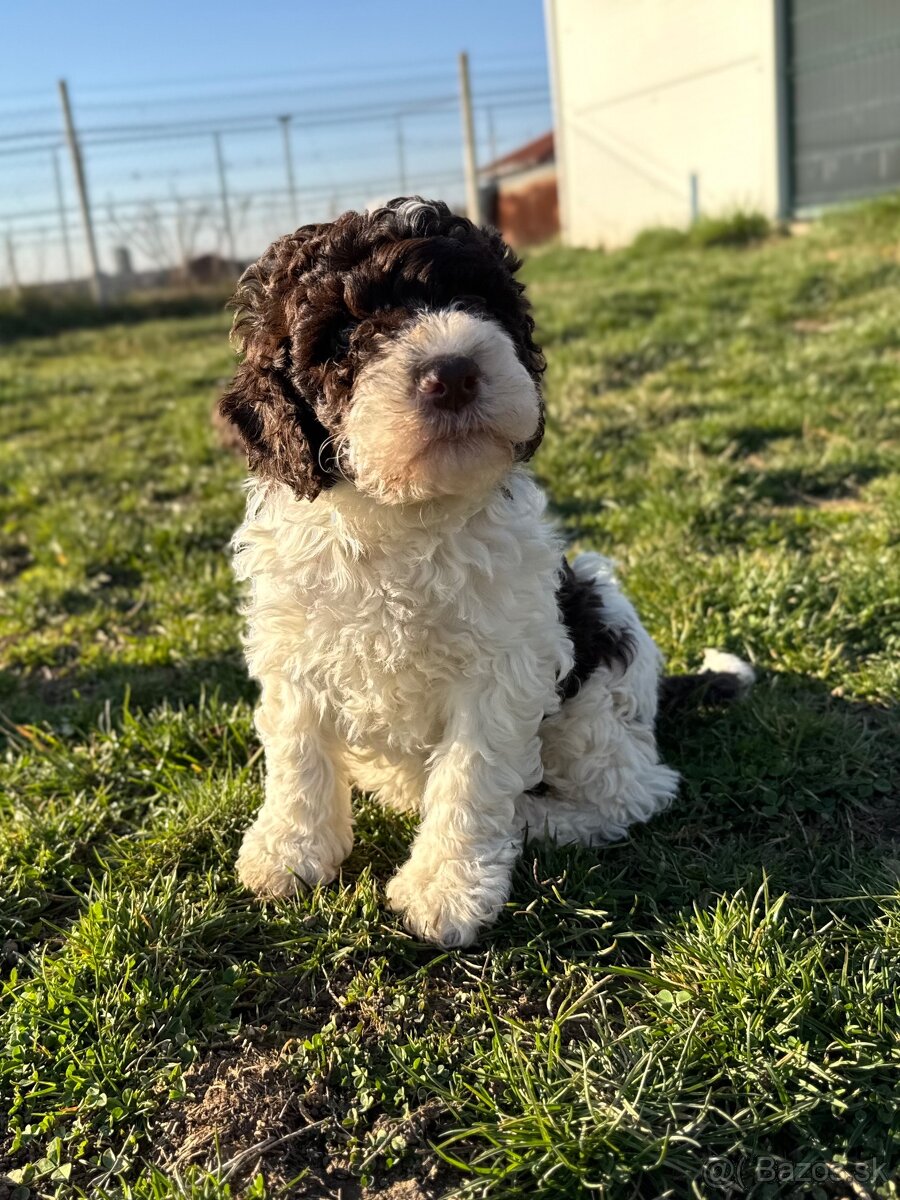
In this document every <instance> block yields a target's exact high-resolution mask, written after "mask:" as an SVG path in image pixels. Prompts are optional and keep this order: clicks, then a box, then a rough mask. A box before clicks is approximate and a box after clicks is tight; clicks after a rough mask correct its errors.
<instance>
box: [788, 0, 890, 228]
mask: <svg viewBox="0 0 900 1200" xmlns="http://www.w3.org/2000/svg"><path fill="white" fill-rule="evenodd" d="M783 11H784V18H785V24H786V28H785V29H784V34H785V39H786V50H787V54H786V60H787V61H786V66H787V72H788V80H787V83H788V87H787V98H788V104H789V112H788V123H789V128H790V138H791V144H790V166H791V171H790V176H791V180H790V181H791V193H792V197H791V198H792V207H793V208H794V210H795V211H797V210H800V211H802V210H804V209H815V208H819V207H821V206H822V205H826V204H835V203H839V202H841V201H847V200H854V199H857V198H859V197H862V196H870V195H873V194H874V193H876V192H883V191H887V190H889V189H892V188H897V187H900V0H787V3H786V4H785V6H784V10H783Z"/></svg>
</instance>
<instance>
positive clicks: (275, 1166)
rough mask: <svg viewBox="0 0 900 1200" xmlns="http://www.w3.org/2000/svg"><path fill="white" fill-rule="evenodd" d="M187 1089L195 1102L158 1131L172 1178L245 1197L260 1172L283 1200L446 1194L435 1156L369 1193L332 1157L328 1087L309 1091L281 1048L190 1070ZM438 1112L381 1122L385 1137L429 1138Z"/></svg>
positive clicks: (428, 1109)
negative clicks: (203, 1176)
mask: <svg viewBox="0 0 900 1200" xmlns="http://www.w3.org/2000/svg"><path fill="white" fill-rule="evenodd" d="M184 1085H185V1088H186V1095H185V1096H184V1098H183V1099H181V1100H177V1101H175V1102H173V1103H172V1105H171V1106H170V1108H169V1110H168V1111H167V1112H166V1114H165V1115H164V1117H163V1119H162V1120H161V1121H160V1122H159V1124H158V1125H157V1127H156V1129H155V1131H154V1137H153V1141H154V1143H155V1145H156V1147H157V1152H156V1159H155V1162H156V1165H157V1166H159V1167H160V1168H162V1169H163V1170H164V1171H166V1172H169V1173H174V1172H177V1171H183V1170H184V1169H185V1168H186V1167H189V1166H198V1167H201V1168H203V1169H205V1170H209V1171H215V1172H217V1173H218V1174H219V1177H220V1179H222V1180H223V1181H227V1182H229V1183H230V1184H231V1187H232V1189H233V1193H234V1195H235V1196H238V1197H239V1196H241V1195H242V1194H243V1191H242V1189H243V1187H246V1186H247V1185H248V1184H249V1182H250V1180H252V1179H253V1178H254V1177H255V1176H256V1175H257V1174H258V1173H260V1172H262V1174H263V1176H264V1178H265V1180H266V1185H267V1187H268V1189H269V1191H270V1192H271V1193H272V1195H273V1196H284V1197H288V1196H289V1197H290V1198H291V1200H439V1198H440V1197H441V1196H443V1195H444V1194H445V1182H446V1181H445V1179H444V1176H445V1172H444V1171H442V1170H441V1168H440V1166H439V1165H438V1164H437V1163H436V1162H435V1161H433V1159H434V1156H433V1155H429V1156H428V1160H429V1161H427V1162H426V1161H423V1160H420V1161H419V1162H418V1163H417V1164H415V1165H413V1164H407V1165H406V1166H405V1168H404V1167H400V1168H398V1170H397V1172H396V1173H394V1172H391V1173H389V1174H388V1175H387V1176H384V1177H382V1178H381V1179H380V1180H378V1181H377V1182H376V1183H375V1184H374V1185H373V1186H371V1187H366V1188H363V1187H361V1185H360V1183H359V1180H358V1179H356V1178H354V1177H353V1175H352V1174H351V1172H350V1171H349V1170H348V1168H347V1163H346V1160H344V1159H343V1158H342V1157H341V1156H340V1155H335V1154H333V1153H329V1148H328V1147H329V1143H330V1144H331V1147H332V1149H333V1147H334V1141H335V1138H337V1139H338V1140H342V1138H341V1135H342V1130H341V1127H340V1121H339V1120H338V1119H337V1117H336V1115H335V1114H334V1113H332V1112H331V1110H330V1105H329V1104H328V1102H327V1099H326V1097H325V1095H324V1094H323V1092H322V1090H321V1088H316V1087H312V1088H310V1089H309V1090H307V1092H306V1093H305V1094H304V1093H303V1091H302V1084H301V1083H300V1081H299V1080H298V1078H297V1076H296V1074H295V1073H294V1072H293V1071H292V1070H291V1067H290V1065H289V1063H288V1062H286V1061H285V1059H284V1058H283V1057H282V1052H281V1051H277V1050H271V1049H266V1050H262V1049H256V1048H254V1047H253V1046H252V1045H251V1044H249V1043H246V1044H244V1045H243V1046H241V1047H235V1048H233V1049H232V1048H228V1049H227V1050H224V1051H220V1052H216V1053H213V1054H210V1055H209V1057H208V1058H206V1059H204V1060H203V1061H202V1062H199V1063H197V1064H195V1065H194V1066H193V1067H191V1068H190V1069H189V1070H188V1071H186V1072H185V1075H184ZM436 1107H437V1106H434V1105H424V1106H423V1108H422V1109H421V1110H419V1111H418V1112H416V1113H412V1114H410V1116H409V1117H408V1118H406V1119H404V1120H394V1121H391V1120H388V1119H387V1118H381V1119H380V1121H379V1122H376V1126H375V1130H376V1131H377V1132H378V1133H381V1134H384V1135H388V1136H392V1137H398V1136H403V1137H404V1138H406V1139H408V1140H410V1141H422V1140H423V1139H424V1136H425V1135H426V1132H427V1130H428V1128H429V1126H430V1125H431V1124H432V1123H433V1121H434V1120H435V1118H436V1116H437V1115H438V1114H437V1112H436V1111H435V1109H436ZM343 1136H344V1138H345V1137H346V1135H343ZM413 1173H415V1175H416V1177H412V1178H411V1177H410V1175H412V1174H413ZM401 1175H402V1176H403V1177H401Z"/></svg>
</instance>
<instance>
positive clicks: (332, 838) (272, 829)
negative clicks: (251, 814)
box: [237, 675, 353, 896]
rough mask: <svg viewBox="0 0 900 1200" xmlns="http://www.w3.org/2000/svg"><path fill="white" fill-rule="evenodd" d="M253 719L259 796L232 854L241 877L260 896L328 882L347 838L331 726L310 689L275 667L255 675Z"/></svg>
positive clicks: (344, 788)
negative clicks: (258, 678) (260, 752)
mask: <svg viewBox="0 0 900 1200" xmlns="http://www.w3.org/2000/svg"><path fill="white" fill-rule="evenodd" d="M256 727H257V729H258V731H259V735H260V739H261V740H262V744H263V748H264V750H265V754H266V798H265V803H264V804H263V806H262V808H261V809H260V810H259V813H258V815H257V817H256V820H255V821H254V822H253V824H252V825H251V826H250V828H249V829H248V830H247V832H246V833H245V835H244V841H243V844H242V845H241V851H240V854H239V855H238V862H237V869H238V875H239V876H240V878H241V882H242V883H243V884H244V886H245V887H247V888H249V889H250V890H251V891H253V892H256V893H257V895H260V896H286V895H289V894H290V893H291V892H294V891H296V890H297V887H298V885H299V884H300V883H307V884H316V883H328V882H330V881H331V880H332V879H334V877H335V876H336V875H337V872H338V868H339V867H340V865H341V863H342V862H343V861H344V859H345V858H346V857H347V855H348V854H349V853H350V850H351V849H352V846H353V829H352V825H351V817H350V785H349V782H348V780H347V777H346V773H345V771H344V767H343V764H342V761H341V756H340V753H339V751H338V747H337V744H336V742H335V739H334V735H333V732H332V730H331V729H330V728H329V727H328V725H327V723H326V722H324V721H323V720H322V718H321V716H320V715H318V713H317V711H316V706H315V705H314V703H313V699H312V697H310V696H308V695H307V694H305V692H304V691H303V690H302V689H301V688H300V687H298V686H297V685H295V684H293V683H291V681H290V680H288V679H285V678H284V677H282V676H275V675H273V676H267V677H266V678H264V679H263V681H262V697H261V699H260V703H259V706H258V708H257V710H256Z"/></svg>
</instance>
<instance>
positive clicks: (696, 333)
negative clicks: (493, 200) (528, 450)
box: [0, 201, 900, 1200]
mask: <svg viewBox="0 0 900 1200" xmlns="http://www.w3.org/2000/svg"><path fill="white" fill-rule="evenodd" d="M701 240H702V239H699V238H698V239H693V240H689V239H688V240H685V239H679V238H675V237H671V236H668V235H662V234H654V235H651V236H648V237H645V238H643V239H642V240H641V241H640V242H639V243H638V244H637V245H636V246H635V247H633V248H631V249H630V250H627V251H623V252H619V253H616V254H609V255H603V254H600V253H585V252H575V251H564V250H552V251H547V252H544V253H542V254H539V255H536V256H535V257H534V258H533V259H532V260H531V261H530V262H529V264H528V266H527V269H526V275H527V278H528V280H529V282H530V286H531V292H532V297H533V300H534V303H535V306H536V309H537V315H538V320H539V325H540V330H541V333H542V338H543V342H544V346H545V349H546V351H547V354H548V358H549V362H550V368H549V372H548V376H547V394H548V400H549V410H550V421H549V427H548V435H547V439H546V441H545V444H544V447H543V449H542V451H541V453H540V455H539V456H538V458H537V460H536V464H535V466H536V470H537V473H538V475H539V476H540V478H541V479H542V481H543V482H544V483H545V484H546V486H547V488H548V490H549V492H550V494H551V496H552V498H553V502H554V505H555V510H556V512H557V514H558V518H559V521H560V522H561V524H562V526H563V527H564V529H565V530H566V533H567V534H568V536H569V537H570V538H571V540H572V542H573V543H574V544H576V545H578V546H582V547H594V548H597V549H600V550H602V551H604V552H606V553H608V554H611V555H612V556H614V557H616V558H617V559H618V560H619V561H620V563H621V565H622V572H623V576H624V579H625V582H626V586H627V588H628V590H629V592H630V593H631V595H632V596H633V598H634V599H635V601H636V602H637V605H638V608H639V609H640V610H641V612H642V614H643V616H644V618H645V620H646V622H647V624H648V626H649V627H650V629H651V630H652V632H653V633H654V635H655V636H656V638H657V639H658V641H659V642H660V643H661V645H662V646H663V648H664V650H665V651H666V653H667V655H668V657H669V661H670V664H671V666H672V667H673V668H674V669H683V668H685V667H690V666H693V665H695V664H696V663H697V662H698V661H699V658H700V655H701V651H702V648H703V647H704V646H707V645H712V646H720V647H723V648H726V649H729V650H732V651H735V652H737V653H739V654H742V655H745V656H747V657H749V658H751V659H752V660H753V661H754V663H756V664H757V667H758V669H759V675H760V680H759V683H758V685H757V688H756V690H755V693H754V695H753V696H752V698H751V699H750V700H749V701H748V702H746V703H744V704H742V705H740V706H737V707H735V708H733V709H731V710H727V711H722V712H703V713H700V714H694V715H684V716H674V717H671V718H669V719H668V720H667V721H666V722H665V723H664V725H663V727H662V729H661V740H662V743H663V746H664V749H665V753H666V755H667V757H668V759H669V760H670V761H671V762H672V763H673V765H675V766H677V767H678V768H679V769H680V770H681V771H682V772H683V775H684V784H683V787H682V791H681V795H680V797H679V800H678V802H677V803H676V804H675V805H674V806H673V808H672V809H671V810H670V811H669V812H668V813H667V814H666V815H664V816H663V817H661V818H658V819H657V820H655V821H654V822H653V823H652V824H651V825H650V826H648V827H645V828H640V829H636V830H635V831H634V834H633V836H632V837H631V838H629V839H628V841H626V842H622V843H619V844H616V845H613V846H610V847H608V848H604V849H600V850H596V851H586V850H573V851H570V850H564V849H558V848H553V847H545V848H541V849H538V850H533V851H529V852H528V853H527V854H526V855H525V858H524V860H523V861H522V863H521V865H520V867H519V869H518V871H517V873H516V876H515V885H514V891H513V897H512V900H511V902H510V904H509V906H508V908H507V911H506V913H505V914H504V915H503V917H502V918H501V920H500V922H499V924H498V925H497V927H496V928H495V929H492V930H491V931H489V932H488V933H487V934H485V935H484V936H483V937H482V939H481V942H480V944H479V945H477V946H476V947H475V948H473V949H470V950H466V951H462V952H452V953H444V952H440V951H437V950H435V949H434V948H433V947H429V946H425V945H421V944H419V943H418V942H415V941H413V940H411V939H410V938H409V937H407V936H406V935H405V934H404V932H403V931H402V930H401V928H400V927H399V925H398V922H397V920H396V919H395V918H394V917H392V916H391V915H389V914H388V913H386V911H385V909H384V907H383V904H382V892H383V887H384V884H385V881H386V880H387V879H388V877H389V876H390V874H391V873H392V871H393V870H394V868H395V866H396V865H397V864H398V863H399V862H400V860H401V859H402V857H403V856H404V853H405V850H406V847H407V845H408V842H409V839H410V835H411V825H410V823H409V822H408V821H406V820H404V819H401V818H399V817H397V816H395V815H391V816H386V815H382V814H380V813H379V812H376V811H375V810H374V809H373V807H372V806H371V804H369V803H367V801H366V800H365V798H360V799H359V801H358V804H357V822H358V834H357V844H356V849H355V850H354V852H353V855H352V857H351V858H350V860H349V861H348V862H347V864H345V867H344V871H343V877H342V880H341V883H340V885H339V886H334V887H331V888H327V889H324V890H320V891H316V892H315V893H313V894H309V895H306V896H303V897H302V898H300V899H298V900H296V901H292V902H281V903H272V904H267V905H264V906H261V905H259V904H258V903H256V902H254V901H252V900H250V899H249V898H248V897H247V896H246V895H244V894H242V893H241V892H240V891H239V889H238V888H237V887H236V884H235V878H234V873H233V861H234V856H235V853H236V850H237V845H238V839H239V836H240V832H241V829H242V827H243V826H244V825H245V824H246V822H247V820H248V818H249V817H250V814H251V813H252V812H253V810H254V809H255V808H256V807H257V805H258V804H259V803H260V800H261V780H262V762H261V760H260V755H259V752H258V747H257V745H256V742H255V740H254V735H253V732H252V723H251V710H252V704H253V687H252V685H251V684H250V683H248V682H247V680H246V679H245V676H244V671H243V666H242V662H241V658H240V651H239V619H238V616H237V606H238V596H237V590H236V587H235V585H234V584H233V582H232V580H231V575H230V569H229V563H228V554H227V542H228V538H229V536H230V533H231V531H232V529H233V527H234V526H235V524H236V522H237V520H238V516H239V512H240V509H241V503H242V497H241V490H240V480H241V476H242V468H241V466H240V464H239V463H238V462H236V461H235V460H234V459H232V458H230V457H228V456H227V455H226V454H225V453H224V452H223V451H222V450H220V449H219V448H218V446H217V445H216V442H215V437H214V434H213V432H212V429H211V427H210V422H209V417H208V414H209V409H210V405H211V403H212V400H213V398H214V396H215V394H216V392H217V390H218V388H219V387H220V381H221V380H222V378H223V377H225V376H227V375H228V373H229V371H230V369H231V361H232V359H231V352H230V350H229V347H228V343H227V338H226V329H227V317H226V315H225V314H224V313H222V312H220V311H212V310H211V311H209V312H207V313H205V314H204V313H202V312H195V313H193V314H190V313H187V314H185V313H182V314H180V315H178V316H170V317H168V318H167V317H165V316H159V315H155V316H154V315H153V314H152V313H150V314H148V315H147V318H146V319H145V320H142V321H136V322H129V323H122V324H110V325H107V326H106V327H100V328H87V329H70V330H68V331H66V330H64V329H60V330H58V331H57V332H56V333H55V334H53V335H52V336H51V335H48V336H34V335H33V334H32V333H30V332H28V330H27V329H26V328H25V327H23V326H22V325H19V326H10V338H9V344H8V346H7V348H6V349H5V350H4V352H3V355H2V359H0V405H2V422H3V433H4V438H3V443H2V448H0V455H2V459H0V461H2V476H0V480H2V482H0V668H2V669H0V714H2V733H3V736H4V738H5V751H4V754H3V758H2V762H0V876H2V881H0V932H2V935H3V937H2V978H0V986H2V989H3V991H2V1003H0V1047H2V1049H0V1179H2V1178H3V1172H4V1171H5V1172H6V1176H7V1178H6V1183H5V1184H4V1183H3V1182H0V1196H3V1197H8V1198H16V1200H18V1198H20V1197H26V1196H31V1197H45V1196H57V1197H69V1196H72V1197H74V1196H89V1197H99V1196H124V1197H134V1198H141V1200H145V1198H146V1200H150V1198H154V1200H164V1198H166V1197H174V1196H190V1197H196V1198H200V1197H221V1196H238V1195H241V1196H247V1197H255V1198H257V1200H259V1198H262V1197H275V1196H282V1195H284V1196H292V1197H303V1196H308V1197H325V1196H334V1197H338V1196H340V1197H342V1198H343V1200H351V1198H353V1197H358V1196H366V1197H374V1196H381V1197H383V1198H384V1200H388V1198H390V1200H415V1198H416V1197H421V1196H426V1195H429V1196H430V1195H436V1196H441V1195H455V1194H457V1193H458V1192H459V1191H460V1190H461V1191H462V1192H463V1193H464V1194H465V1195H470V1196H489V1197H516V1196H521V1195H528V1196H532V1197H535V1198H551V1197H553V1198H556V1197H561V1198H564V1197H579V1196H582V1195H588V1194H596V1195H601V1196H609V1197H636V1196H639V1197H648V1198H649V1197H655V1196H659V1195H661V1194H663V1193H665V1195H667V1196H671V1197H682V1196H691V1195H695V1196H726V1195H729V1194H733V1193H729V1192H728V1191H727V1189H726V1190H722V1188H721V1187H720V1184H721V1183H723V1182H728V1181H729V1180H730V1181H731V1182H732V1183H733V1184H734V1186H735V1188H736V1191H737V1194H743V1193H744V1192H749V1193H751V1194H754V1195H760V1196H762V1195H766V1196H771V1195H781V1194H787V1193H789V1192H790V1191H791V1189H792V1188H793V1189H794V1193H795V1194H800V1193H802V1192H804V1190H805V1189H807V1188H808V1187H809V1188H811V1187H812V1186H813V1182H816V1183H817V1185H818V1186H819V1191H818V1193H816V1194H817V1195H818V1196H819V1197H825V1196H857V1197H858V1196H866V1195H876V1194H877V1195H879V1196H882V1197H887V1196H896V1195H897V1194H898V1190H897V1184H896V1179H897V1177H898V1172H900V1138H898V1135H900V1115H898V1108H900V1106H898V1093H900V1017H898V999H900V903H898V901H900V890H898V876H900V851H898V844H897V833H898V828H900V796H898V786H900V783H898V781H900V736H898V734H900V723H898V720H897V709H896V707H895V706H896V703H897V698H898V691H900V545H898V543H900V472H898V466H900V319H898V311H900V310H898V299H900V249H898V246H900V203H896V202H891V201H887V202H882V203H880V204H877V205H874V206H871V207H869V208H866V209H863V210H860V211H858V212H856V213H853V214H850V215H844V216H841V217H836V218H833V219H832V220H830V221H828V222H826V223H824V224H822V225H820V226H818V227H817V228H815V229H814V230H813V231H812V232H811V233H810V234H809V235H808V236H806V237H802V238H793V239H788V238H770V239H768V240H766V241H763V242H761V243H758V244H754V245H751V246H744V247H728V246H717V245H704V244H701ZM707 240H708V239H707ZM786 1164H788V1165H786ZM789 1164H794V1165H793V1166H792V1167H791V1166H789ZM800 1164H806V1165H805V1166H801V1165H800ZM791 1171H793V1173H794V1177H795V1182H794V1183H793V1184H789V1183H786V1182H780V1183H779V1182H774V1183H773V1182H769V1181H771V1180H778V1179H779V1178H781V1179H783V1178H784V1176H785V1175H787V1174H790V1172H791ZM826 1175H829V1176H830V1179H825V1176H826ZM297 1176H300V1177H301V1178H300V1179H299V1181H295V1182H293V1183H290V1181H291V1180H293V1179H295V1177H297ZM4 1187H5V1188H6V1190H5V1191H4Z"/></svg>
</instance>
